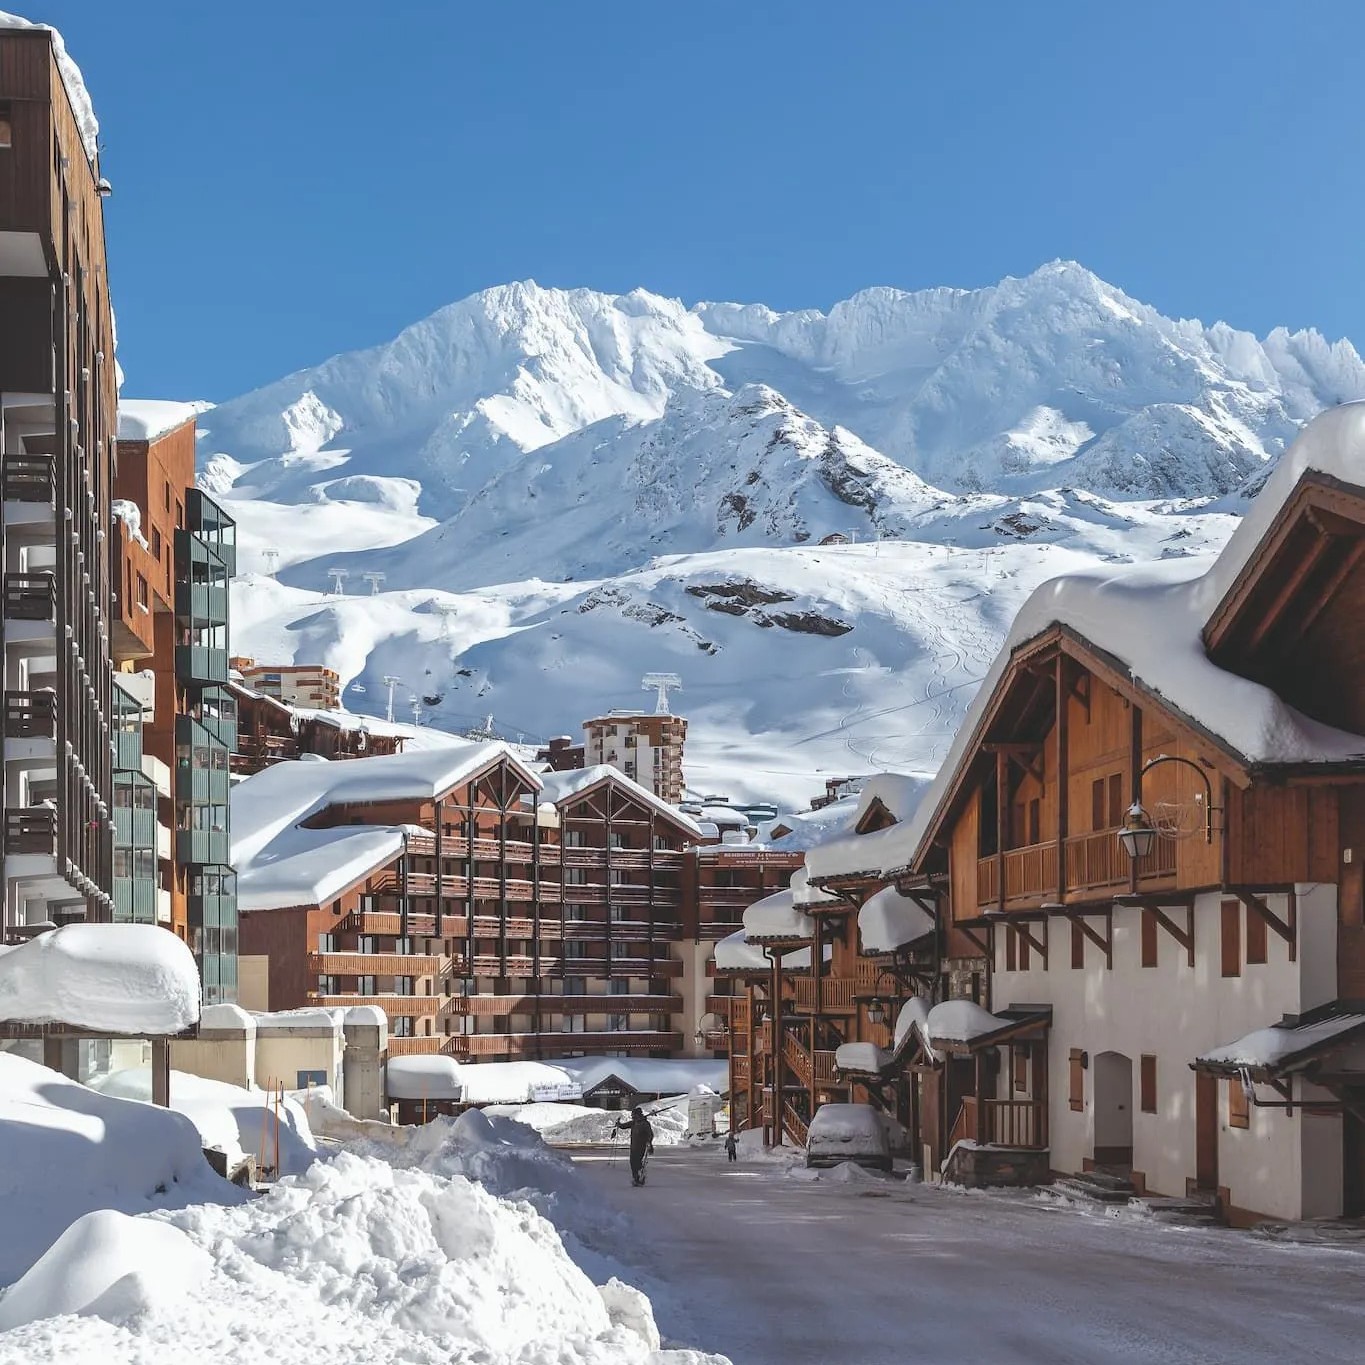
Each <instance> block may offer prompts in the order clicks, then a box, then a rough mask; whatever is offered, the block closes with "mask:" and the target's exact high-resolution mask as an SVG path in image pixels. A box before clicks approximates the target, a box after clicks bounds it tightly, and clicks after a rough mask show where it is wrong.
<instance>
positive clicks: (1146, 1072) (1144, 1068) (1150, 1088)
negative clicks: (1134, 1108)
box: [1139, 1053, 1156, 1114]
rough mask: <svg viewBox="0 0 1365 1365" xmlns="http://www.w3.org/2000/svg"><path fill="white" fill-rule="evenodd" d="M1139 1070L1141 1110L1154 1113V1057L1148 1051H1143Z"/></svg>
mask: <svg viewBox="0 0 1365 1365" xmlns="http://www.w3.org/2000/svg"><path fill="white" fill-rule="evenodd" d="M1139 1071H1140V1077H1139V1080H1140V1090H1141V1095H1142V1112H1143V1113H1144V1114H1155V1113H1156V1058H1155V1057H1153V1056H1151V1055H1150V1054H1148V1053H1143V1055H1142V1061H1141V1063H1140V1067H1139Z"/></svg>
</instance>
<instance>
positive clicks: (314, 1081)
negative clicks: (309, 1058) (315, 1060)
mask: <svg viewBox="0 0 1365 1365" xmlns="http://www.w3.org/2000/svg"><path fill="white" fill-rule="evenodd" d="M326 1084H327V1073H326V1072H325V1071H300V1072H299V1073H298V1084H297V1085H295V1087H294V1089H295V1090H307V1089H308V1088H309V1087H310V1086H314V1085H326Z"/></svg>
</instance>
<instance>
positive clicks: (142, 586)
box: [137, 574, 147, 611]
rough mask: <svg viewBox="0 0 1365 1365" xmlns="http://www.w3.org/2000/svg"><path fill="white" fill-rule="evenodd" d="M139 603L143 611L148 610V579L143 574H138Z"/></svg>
mask: <svg viewBox="0 0 1365 1365" xmlns="http://www.w3.org/2000/svg"><path fill="white" fill-rule="evenodd" d="M137 604H138V606H139V607H141V608H142V610H143V611H146V610H147V580H146V579H145V578H143V576H142V575H141V574H138V576H137Z"/></svg>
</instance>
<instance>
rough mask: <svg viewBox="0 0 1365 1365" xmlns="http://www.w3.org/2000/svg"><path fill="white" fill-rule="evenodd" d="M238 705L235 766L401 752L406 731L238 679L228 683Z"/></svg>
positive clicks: (246, 771)
mask: <svg viewBox="0 0 1365 1365" xmlns="http://www.w3.org/2000/svg"><path fill="white" fill-rule="evenodd" d="M227 692H228V696H229V698H230V700H231V701H232V703H233V704H234V705H235V707H236V710H237V744H236V747H235V748H234V749H233V751H232V756H231V761H232V771H233V772H234V773H236V774H238V775H239V776H249V775H250V774H251V773H258V772H260V771H261V769H262V768H268V767H269V766H270V765H271V764H272V763H281V762H285V761H286V760H288V759H293V758H300V757H302V756H303V755H304V754H312V755H315V756H316V757H318V758H326V759H329V760H336V759H345V758H366V757H369V758H375V757H378V756H380V755H382V754H396V753H398V752H399V751H400V750H401V749H402V748H403V736H402V734H401V733H399V732H398V731H397V729H391V728H390V727H388V726H386V725H385V723H384V722H382V721H377V720H374V719H373V718H371V717H369V716H364V717H362V716H354V715H351V714H349V713H348V712H346V711H340V710H327V711H318V710H314V709H312V708H311V707H306V706H297V705H293V704H291V703H289V702H285V701H280V700H278V699H277V698H275V697H271V696H268V695H266V694H265V693H263V692H258V691H256V690H255V689H254V688H252V687H248V686H247V685H246V684H245V683H243V682H241V681H239V680H238V679H233V680H232V681H231V682H230V683H229V684H228V687H227Z"/></svg>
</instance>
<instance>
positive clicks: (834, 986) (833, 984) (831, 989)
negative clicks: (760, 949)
mask: <svg viewBox="0 0 1365 1365" xmlns="http://www.w3.org/2000/svg"><path fill="white" fill-rule="evenodd" d="M792 987H793V990H794V991H795V995H794V1000H795V1002H796V1009H797V1013H799V1014H813V1013H815V1006H816V1000H817V998H818V999H819V1002H820V1013H821V1014H854V1013H856V1012H857V1008H858V1006H857V1004H856V1002H855V996H856V994H857V982H856V981H854V980H853V978H851V977H843V976H826V977H821V978H820V979H819V980H818V981H817V980H816V979H815V977H813V976H798V977H797V978H796V979H795V980H794V981H793V982H792ZM817 987H818V990H817Z"/></svg>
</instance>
